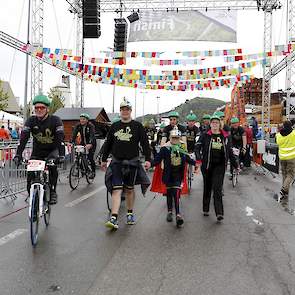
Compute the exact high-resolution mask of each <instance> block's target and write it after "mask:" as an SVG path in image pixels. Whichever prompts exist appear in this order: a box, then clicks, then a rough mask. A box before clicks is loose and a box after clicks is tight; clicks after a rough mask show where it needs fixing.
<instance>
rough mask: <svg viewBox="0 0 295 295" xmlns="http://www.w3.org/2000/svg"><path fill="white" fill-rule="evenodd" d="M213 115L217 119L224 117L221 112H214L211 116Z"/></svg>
mask: <svg viewBox="0 0 295 295" xmlns="http://www.w3.org/2000/svg"><path fill="white" fill-rule="evenodd" d="M214 115H216V116H218V117H220V118H221V117H224V112H222V111H216V112H215V113H214V114H213V116H214Z"/></svg>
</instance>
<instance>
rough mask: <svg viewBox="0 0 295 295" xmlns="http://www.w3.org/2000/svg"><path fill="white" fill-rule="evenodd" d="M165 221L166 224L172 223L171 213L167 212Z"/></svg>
mask: <svg viewBox="0 0 295 295" xmlns="http://www.w3.org/2000/svg"><path fill="white" fill-rule="evenodd" d="M166 220H167V222H172V221H173V214H172V212H168V213H167V217H166Z"/></svg>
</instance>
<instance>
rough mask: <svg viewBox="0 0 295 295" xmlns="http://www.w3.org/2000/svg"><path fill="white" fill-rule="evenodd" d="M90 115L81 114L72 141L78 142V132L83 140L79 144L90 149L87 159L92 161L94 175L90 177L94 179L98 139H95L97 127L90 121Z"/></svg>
mask: <svg viewBox="0 0 295 295" xmlns="http://www.w3.org/2000/svg"><path fill="white" fill-rule="evenodd" d="M89 119H90V116H89V115H88V114H86V113H82V114H81V115H80V124H78V125H77V126H76V127H75V129H74V131H73V137H72V141H71V142H72V143H75V142H76V139H77V136H78V134H80V138H81V141H80V143H79V144H81V145H83V146H85V148H86V150H87V151H88V154H87V159H88V161H89V162H90V165H91V170H92V175H90V177H89V178H91V179H93V178H94V177H95V162H94V153H95V150H96V139H95V128H94V126H93V124H92V123H91V122H89Z"/></svg>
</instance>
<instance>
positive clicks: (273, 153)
mask: <svg viewBox="0 0 295 295" xmlns="http://www.w3.org/2000/svg"><path fill="white" fill-rule="evenodd" d="M262 166H263V167H264V168H266V169H267V170H269V171H271V172H273V173H276V174H279V172H280V161H279V148H278V146H277V145H266V149H265V153H264V154H263V156H262Z"/></svg>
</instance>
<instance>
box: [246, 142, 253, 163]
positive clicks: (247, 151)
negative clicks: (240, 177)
mask: <svg viewBox="0 0 295 295" xmlns="http://www.w3.org/2000/svg"><path fill="white" fill-rule="evenodd" d="M250 150H251V145H250V144H247V149H246V154H245V156H244V165H245V167H251V161H252V159H251V156H250Z"/></svg>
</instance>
